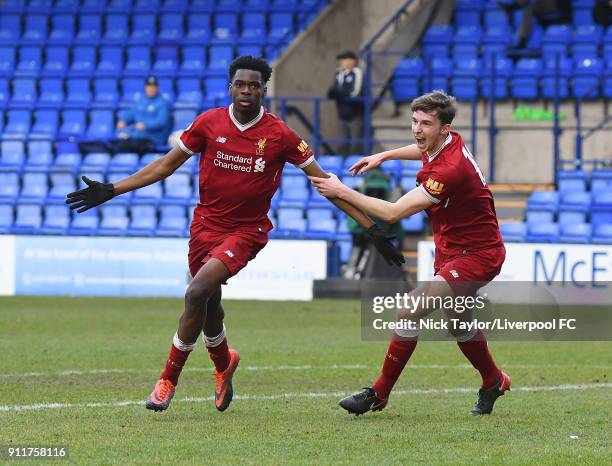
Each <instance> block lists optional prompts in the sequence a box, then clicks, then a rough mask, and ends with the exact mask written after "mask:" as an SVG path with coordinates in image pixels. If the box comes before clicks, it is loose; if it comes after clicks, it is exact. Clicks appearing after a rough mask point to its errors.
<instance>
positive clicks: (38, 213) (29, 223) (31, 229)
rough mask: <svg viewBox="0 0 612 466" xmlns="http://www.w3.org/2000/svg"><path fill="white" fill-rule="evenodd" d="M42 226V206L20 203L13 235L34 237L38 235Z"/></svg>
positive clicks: (12, 230)
mask: <svg viewBox="0 0 612 466" xmlns="http://www.w3.org/2000/svg"><path fill="white" fill-rule="evenodd" d="M41 224H42V206H41V205H40V204H29V203H19V204H17V206H16V215H15V223H14V224H13V226H12V228H11V229H10V231H11V233H13V234H16V235H20V234H25V235H33V234H36V233H38V230H39V228H40V226H41Z"/></svg>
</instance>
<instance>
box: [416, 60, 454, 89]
mask: <svg viewBox="0 0 612 466" xmlns="http://www.w3.org/2000/svg"><path fill="white" fill-rule="evenodd" d="M452 69H453V62H452V61H451V60H450V59H448V58H444V57H435V58H432V59H431V60H430V61H429V69H426V70H425V74H424V75H423V92H431V91H433V90H434V89H440V90H443V91H448V90H449V87H448V80H449V78H450V75H451V73H452Z"/></svg>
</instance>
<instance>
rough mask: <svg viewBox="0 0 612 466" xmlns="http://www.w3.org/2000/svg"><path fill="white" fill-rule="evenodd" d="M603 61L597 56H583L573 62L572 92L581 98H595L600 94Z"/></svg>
mask: <svg viewBox="0 0 612 466" xmlns="http://www.w3.org/2000/svg"><path fill="white" fill-rule="evenodd" d="M602 76H603V63H602V62H601V60H599V59H597V58H584V59H579V60H577V61H576V62H575V69H574V79H573V81H572V85H571V88H572V94H573V95H574V97H579V98H582V99H585V98H589V99H593V98H597V97H599V95H600V85H601V78H602Z"/></svg>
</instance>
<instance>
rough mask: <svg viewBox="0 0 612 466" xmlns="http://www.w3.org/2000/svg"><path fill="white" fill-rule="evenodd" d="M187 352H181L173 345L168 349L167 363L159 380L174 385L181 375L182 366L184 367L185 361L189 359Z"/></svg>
mask: <svg viewBox="0 0 612 466" xmlns="http://www.w3.org/2000/svg"><path fill="white" fill-rule="evenodd" d="M189 353H191V350H189V351H182V350H180V349H178V348H177V347H176V346H174V344H173V345H172V347H171V348H170V356H168V361H166V367H165V369H164V371H163V372H162V373H161V376H160V378H161V379H165V380H169V381H170V382H172V383H173V384H174V385H176V384H177V383H178V378H179V375H181V371H182V370H183V366H184V365H185V361H187V358H188V357H189Z"/></svg>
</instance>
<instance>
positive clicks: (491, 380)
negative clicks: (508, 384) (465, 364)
mask: <svg viewBox="0 0 612 466" xmlns="http://www.w3.org/2000/svg"><path fill="white" fill-rule="evenodd" d="M457 345H458V346H459V349H460V350H461V352H462V353H463V354H464V355H465V357H466V358H468V359H469V361H470V362H471V363H472V366H474V368H475V369H476V370H477V371H478V372H480V375H481V376H482V388H485V389H488V388H493V387H494V386H495V385H497V384H498V383H499V381H500V379H501V376H502V373H501V370H499V368H498V367H497V366H496V365H495V361H494V360H493V356H492V355H491V353H490V352H489V345H488V344H487V337H485V335H484V333H482V331H480V330H478V332H476V335H474V338H472V339H471V340H469V341H458V342H457Z"/></svg>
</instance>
